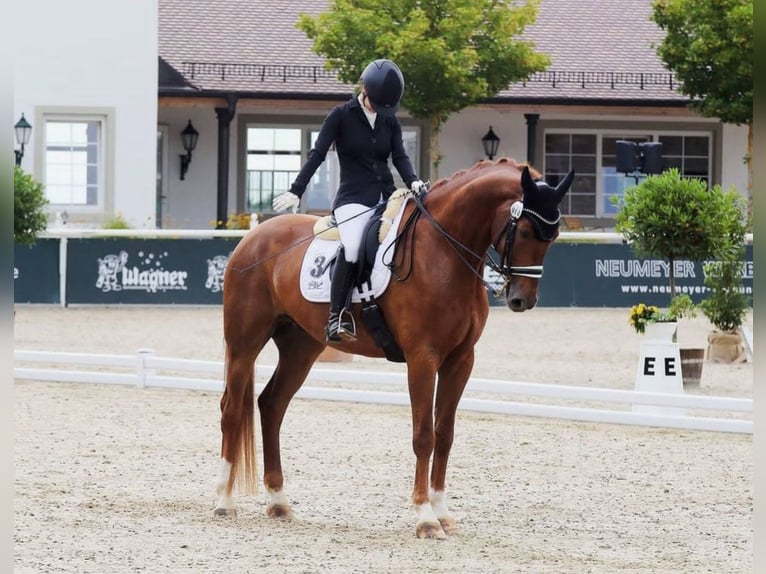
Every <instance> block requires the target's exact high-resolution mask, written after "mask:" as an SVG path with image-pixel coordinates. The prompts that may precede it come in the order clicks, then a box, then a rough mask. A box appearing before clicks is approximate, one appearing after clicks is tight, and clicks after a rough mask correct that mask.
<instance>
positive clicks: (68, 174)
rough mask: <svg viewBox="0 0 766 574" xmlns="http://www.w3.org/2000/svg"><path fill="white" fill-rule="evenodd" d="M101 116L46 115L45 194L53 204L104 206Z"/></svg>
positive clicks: (88, 207) (102, 125) (93, 208)
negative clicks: (70, 116)
mask: <svg viewBox="0 0 766 574" xmlns="http://www.w3.org/2000/svg"><path fill="white" fill-rule="evenodd" d="M104 123H105V122H104V119H103V118H96V117H94V118H78V119H72V118H66V117H53V116H49V117H46V118H45V135H44V138H45V140H44V141H45V154H44V155H45V160H44V169H45V172H44V182H45V193H46V196H47V197H48V200H49V201H50V203H51V205H52V206H66V207H67V208H74V209H78V208H79V209H81V210H84V211H88V210H97V209H98V210H102V209H103V208H104V205H103V203H104V175H103V174H104V166H103V141H104Z"/></svg>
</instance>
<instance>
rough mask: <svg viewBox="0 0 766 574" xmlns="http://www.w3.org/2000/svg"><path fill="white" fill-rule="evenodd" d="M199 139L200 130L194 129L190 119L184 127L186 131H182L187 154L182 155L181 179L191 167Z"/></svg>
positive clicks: (182, 139) (182, 140) (182, 141)
mask: <svg viewBox="0 0 766 574" xmlns="http://www.w3.org/2000/svg"><path fill="white" fill-rule="evenodd" d="M198 139H199V132H198V131H197V130H195V129H194V126H193V125H192V123H191V120H189V123H188V124H187V126H186V127H185V128H184V131H182V132H181V143H183V146H184V149H185V150H186V154H185V155H181V179H184V176H186V171H187V170H188V169H189V164H190V163H191V159H192V152H193V151H194V148H196V147H197V140H198Z"/></svg>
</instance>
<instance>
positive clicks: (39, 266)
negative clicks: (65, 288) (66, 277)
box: [13, 239, 61, 303]
mask: <svg viewBox="0 0 766 574" xmlns="http://www.w3.org/2000/svg"><path fill="white" fill-rule="evenodd" d="M13 300H14V302H15V303H61V297H60V294H59V240H58V239H38V240H37V241H36V242H35V244H34V245H32V246H31V247H27V246H25V245H20V244H18V243H16V244H15V245H14V246H13Z"/></svg>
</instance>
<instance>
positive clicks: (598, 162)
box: [544, 129, 713, 217]
mask: <svg viewBox="0 0 766 574" xmlns="http://www.w3.org/2000/svg"><path fill="white" fill-rule="evenodd" d="M712 139H713V138H712V134H710V133H695V134H665V133H659V132H658V133H646V132H632V133H630V132H628V133H626V132H624V131H622V132H617V131H611V130H603V131H601V132H593V131H589V130H558V129H548V130H546V131H545V134H544V162H545V163H544V177H545V180H546V181H547V182H548V183H550V184H551V185H556V184H558V182H559V181H561V179H563V177H564V176H565V175H566V174H567V173H568V172H569V170H570V169H574V170H575V180H574V182H573V184H572V187H571V189H570V191H569V193H567V195H565V196H564V199H563V201H562V203H561V212H562V213H563V214H565V215H577V216H585V217H602V216H606V217H614V215H615V214H616V213H617V211H618V207H617V206H616V205H614V204H613V203H612V201H611V199H610V198H611V197H613V196H617V197H618V198H619V197H621V196H622V195H623V193H624V192H625V190H626V189H628V188H630V187H633V186H635V185H636V180H635V178H634V177H631V176H626V175H624V174H622V173H618V172H617V170H616V165H617V156H616V142H617V140H628V141H633V142H636V143H640V142H646V141H658V142H660V143H662V145H663V149H662V157H663V169H668V168H670V167H677V168H678V169H679V171H680V172H681V174H682V175H683V176H685V177H696V178H700V179H702V180H704V181H706V182H707V183H708V185H710V184H711V183H712V161H711V156H712V152H711V150H712Z"/></svg>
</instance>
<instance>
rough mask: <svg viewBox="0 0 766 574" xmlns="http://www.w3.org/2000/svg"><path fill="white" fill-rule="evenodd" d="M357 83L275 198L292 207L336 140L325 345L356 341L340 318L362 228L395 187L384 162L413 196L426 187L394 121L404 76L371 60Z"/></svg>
mask: <svg viewBox="0 0 766 574" xmlns="http://www.w3.org/2000/svg"><path fill="white" fill-rule="evenodd" d="M361 83H362V88H361V90H360V92H359V95H358V96H356V97H354V98H352V99H351V100H349V101H348V102H346V103H345V104H341V105H339V106H337V107H335V108H334V109H333V110H332V111H330V113H329V114H327V117H326V118H325V120H324V123H323V124H322V129H321V130H320V132H319V136H318V137H317V139H316V143H315V144H314V148H313V149H312V150H311V151H310V152H309V154H308V158H307V159H306V163H305V164H303V167H302V168H301V170H300V172H299V173H298V175H297V177H296V178H295V181H294V182H293V184H292V186H291V187H290V191H288V192H286V193H283V194H281V195H278V196H277V197H275V198H274V201H273V207H274V210H275V211H284V210H287V209H293V210H294V209H296V208H297V207H298V204H299V202H300V198H301V196H302V195H303V193H304V192H305V191H306V186H307V185H308V183H309V181H311V178H312V176H313V175H314V172H316V170H317V169H318V168H319V166H320V165H321V164H322V162H323V161H324V159H325V156H326V155H327V150H328V149H329V148H330V145H331V144H332V143H333V142H335V148H336V150H337V152H338V161H339V163H340V186H339V187H338V193H337V194H336V196H335V201H334V202H333V208H332V212H333V215H334V216H335V220H336V222H337V225H338V232H339V233H340V242H341V248H340V251H339V253H338V258H337V262H336V265H335V273H334V275H333V277H332V284H331V287H330V317H329V319H328V322H327V332H326V335H327V340H328V341H340V340H341V339H346V340H349V341H353V340H355V339H356V333H355V331H354V326H353V323H352V321H350V320H348V319H346V318H344V311H346V307H347V305H348V300H349V294H350V292H351V288H352V287H353V284H354V279H355V277H356V267H357V260H358V257H359V249H360V246H361V242H362V232H363V231H364V227H365V224H366V223H367V221H368V220H369V219H370V217H372V214H373V209H372V208H374V206H375V205H377V204H378V203H380V202H384V201H386V200H388V198H389V197H390V196H391V194H392V193H393V192H394V190H395V189H396V188H395V186H394V179H393V177H392V175H391V170H390V169H389V168H388V158H389V157H390V158H391V160H392V162H393V164H394V167H396V170H397V171H398V172H399V175H400V176H401V178H402V180H403V181H404V182H405V184H406V185H407V187H408V188H409V189H410V190H411V191H412V192H413V193H415V194H419V193H420V192H421V191H422V190H423V187H424V184H423V182H422V181H420V180H419V179H418V177H417V176H416V175H415V170H414V169H413V168H412V163H411V162H410V158H409V157H408V156H407V152H406V151H405V150H404V143H403V141H402V127H401V125H400V124H399V120H398V119H397V118H396V111H397V109H398V107H399V101H400V100H401V99H402V95H403V94H404V76H402V72H401V71H400V70H399V68H398V66H397V65H396V64H394V63H393V62H392V61H391V60H385V59H380V60H375V61H373V62H371V63H370V64H368V65H367V67H366V68H365V69H364V72H362V77H361Z"/></svg>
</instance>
